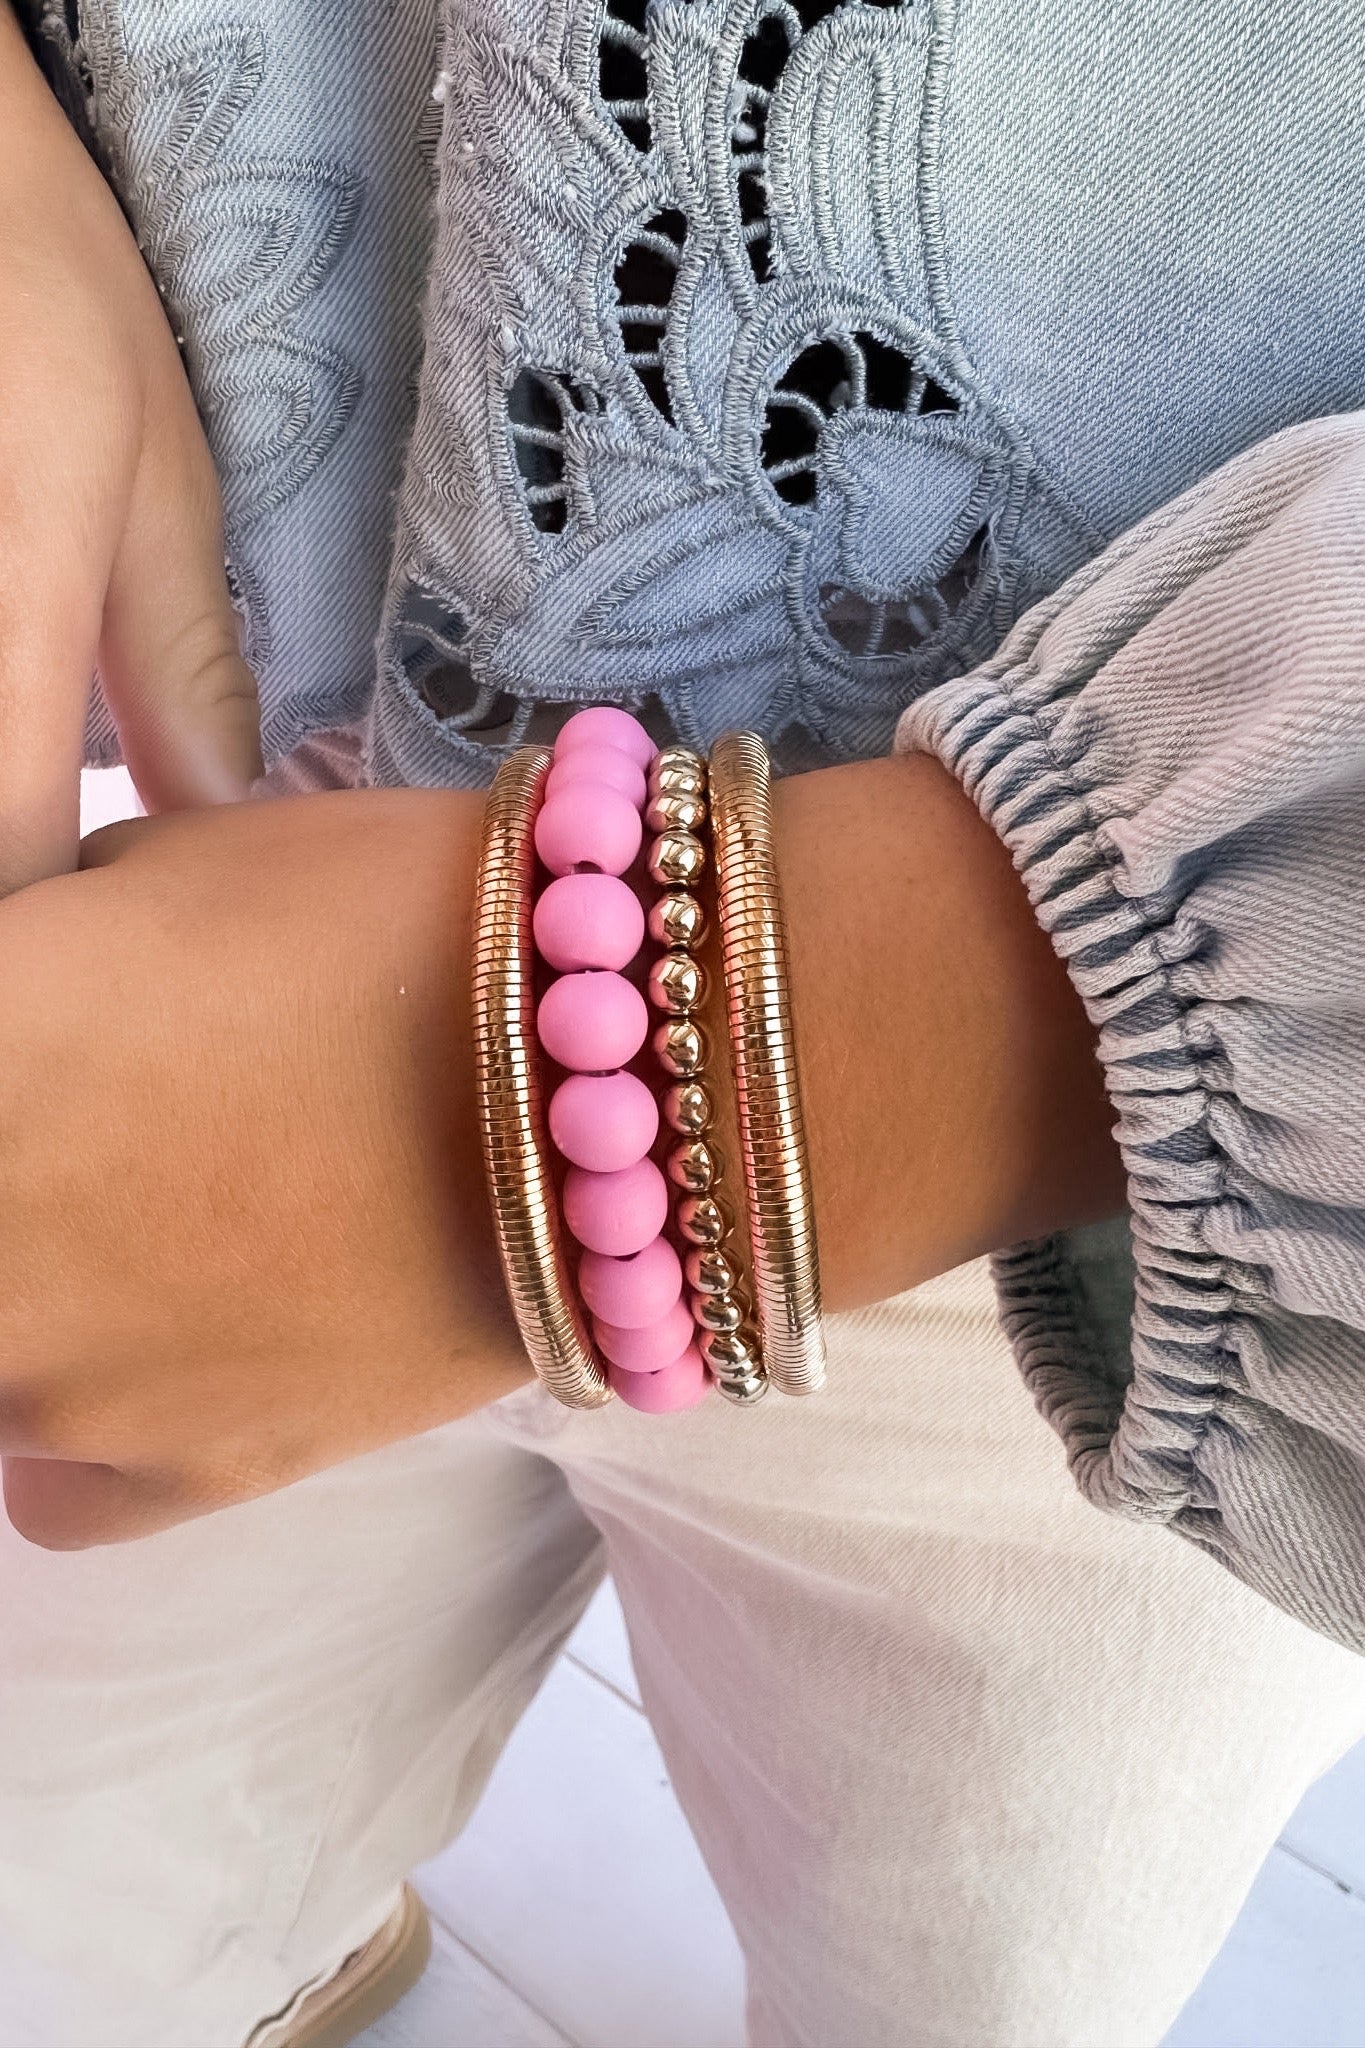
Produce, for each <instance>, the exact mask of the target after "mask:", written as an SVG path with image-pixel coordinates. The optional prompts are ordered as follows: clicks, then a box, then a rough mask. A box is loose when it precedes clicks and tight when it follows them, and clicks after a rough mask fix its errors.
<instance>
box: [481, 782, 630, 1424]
mask: <svg viewBox="0 0 1365 2048" xmlns="http://www.w3.org/2000/svg"><path fill="white" fill-rule="evenodd" d="M550 758H551V757H550V754H549V751H548V749H546V748H544V747H522V748H519V749H518V751H517V752H516V753H515V754H510V755H509V756H508V758H507V759H506V760H505V761H504V762H503V764H502V766H501V768H500V769H499V770H498V773H497V776H496V778H495V779H494V782H493V787H492V789H491V790H490V791H489V794H488V806H487V809H486V811H485V813H484V828H483V848H482V852H481V855H480V859H479V879H478V886H477V889H476V892H475V898H474V1080H475V1088H476V1091H477V1096H478V1104H479V1127H480V1130H481V1133H482V1136H483V1156H484V1165H485V1167H486V1168H487V1172H488V1189H489V1196H490V1199H491V1201H492V1206H493V1225H494V1229H495V1231H496V1233H497V1239H498V1250H499V1252H500V1253H501V1255H502V1269H503V1273H504V1275H505V1277H506V1281H507V1292H508V1295H509V1296H510V1298H511V1303H512V1313H513V1315H514V1316H515V1317H516V1322H517V1328H518V1330H520V1332H521V1340H522V1342H523V1344H524V1345H525V1346H526V1349H527V1352H528V1353H529V1355H530V1359H531V1363H532V1365H533V1366H534V1367H535V1369H536V1372H537V1374H538V1375H539V1377H540V1378H541V1379H542V1380H543V1381H544V1383H545V1385H546V1386H547V1387H548V1388H549V1390H550V1392H551V1393H552V1394H553V1395H554V1396H555V1398H556V1400H559V1401H563V1402H564V1403H565V1404H566V1405H567V1406H568V1407H570V1408H597V1407H600V1406H601V1405H602V1403H603V1402H604V1401H609V1400H610V1399H611V1398H612V1395H611V1389H610V1387H609V1386H608V1385H607V1376H606V1373H605V1371H604V1370H603V1368H602V1365H601V1362H600V1360H599V1359H598V1358H597V1356H596V1354H595V1352H594V1350H593V1347H592V1341H591V1339H590V1338H589V1335H588V1331H587V1326H586V1324H585V1323H584V1320H583V1315H582V1312H581V1310H580V1309H579V1306H578V1299H577V1295H576V1293H575V1291H574V1288H573V1285H572V1282H571V1280H570V1277H569V1272H568V1267H567V1264H566V1261H565V1257H564V1239H563V1231H562V1226H561V1224H560V1218H559V1204H558V1201H557V1200H556V1197H555V1190H554V1187H553V1186H552V1184H551V1182H550V1180H549V1177H548V1175H547V1174H546V1171H545V1160H546V1157H547V1141H546V1131H545V1113H544V1105H543V1103H542V1100H541V1088H540V1067H539V1052H538V1049H537V1046H536V1040H535V1009H534V992H533V988H532V980H531V968H532V959H533V951H532V940H531V883H532V878H533V875H534V872H535V846H534V842H533V839H532V828H533V824H534V820H535V814H536V811H537V810H538V808H539V805H540V796H541V789H542V786H543V784H544V780H545V775H546V772H547V770H548V769H549V766H550Z"/></svg>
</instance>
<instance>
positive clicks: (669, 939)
mask: <svg viewBox="0 0 1365 2048" xmlns="http://www.w3.org/2000/svg"><path fill="white" fill-rule="evenodd" d="M705 930H706V913H705V911H704V910H703V909H702V907H701V905H700V903H698V901H697V899H696V897H695V896H689V895H688V893H687V891H686V889H670V890H669V891H668V893H667V895H665V896H658V897H656V898H655V900H654V902H653V903H652V904H651V905H650V910H649V936H650V937H651V939H653V941H654V943H655V945H656V946H697V945H700V943H701V939H702V934H703V933H704V932H705Z"/></svg>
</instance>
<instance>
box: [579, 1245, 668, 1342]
mask: <svg viewBox="0 0 1365 2048" xmlns="http://www.w3.org/2000/svg"><path fill="white" fill-rule="evenodd" d="M682 1282H683V1276H682V1261H681V1259H680V1258H679V1257H678V1254H677V1253H676V1252H675V1251H674V1249H673V1247H672V1245H671V1244H670V1243H669V1241H668V1239H667V1238H666V1237H656V1238H655V1240H654V1242H653V1244H647V1245H646V1246H645V1248H644V1250H643V1251H642V1252H636V1253H635V1255H634V1257H633V1258H629V1259H605V1258H603V1256H602V1254H601V1253H600V1252H584V1254H583V1256H582V1258H581V1259H580V1260H579V1262H578V1291H579V1293H580V1294H581V1295H582V1297H583V1299H584V1301H585V1302H586V1303H587V1305H588V1307H589V1308H590V1309H591V1311H592V1313H593V1314H594V1315H595V1316H601V1318H602V1320H603V1321H604V1322H607V1323H614V1324H615V1325H616V1327H617V1328H618V1329H623V1330H639V1329H642V1328H643V1327H644V1325H645V1324H646V1323H657V1322H658V1320H659V1318H660V1316H664V1315H667V1313H668V1311H669V1310H670V1309H671V1308H672V1306H673V1304H674V1302H676V1301H680V1300H681V1299H682Z"/></svg>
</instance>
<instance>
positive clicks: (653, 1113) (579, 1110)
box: [550, 1073, 659, 1173]
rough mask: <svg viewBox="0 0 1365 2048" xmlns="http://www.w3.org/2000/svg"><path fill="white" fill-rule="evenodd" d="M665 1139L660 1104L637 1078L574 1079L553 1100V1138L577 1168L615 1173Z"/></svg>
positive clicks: (582, 1076)
mask: <svg viewBox="0 0 1365 2048" xmlns="http://www.w3.org/2000/svg"><path fill="white" fill-rule="evenodd" d="M658 1135H659V1105H658V1103H657V1102H656V1101H655V1100H654V1097H653V1095H652V1093H651V1092H650V1090H649V1089H648V1088H647V1087H646V1086H645V1084H644V1082H643V1081H641V1080H638V1079H637V1078H636V1076H635V1075H634V1074H622V1073H617V1074H570V1076H569V1078H568V1080H567V1081H561V1082H560V1084H559V1086H558V1087H557V1088H556V1089H555V1092H554V1094H553V1095H552V1096H551V1097H550V1136H551V1138H552V1139H553V1140H554V1143H555V1147H556V1149H557V1150H558V1151H559V1152H561V1153H562V1154H563V1156H564V1157H565V1158H566V1159H567V1160H568V1161H569V1162H570V1164H571V1165H573V1166H586V1167H589V1168H590V1169H591V1171H592V1172H593V1173H615V1172H616V1171H617V1170H618V1169H619V1168H620V1167H623V1166H634V1164H635V1162H636V1160H637V1159H643V1158H644V1156H645V1154H646V1153H647V1152H648V1151H649V1148H650V1146H651V1145H652V1144H653V1143H654V1140H655V1139H656V1138H657V1137H658Z"/></svg>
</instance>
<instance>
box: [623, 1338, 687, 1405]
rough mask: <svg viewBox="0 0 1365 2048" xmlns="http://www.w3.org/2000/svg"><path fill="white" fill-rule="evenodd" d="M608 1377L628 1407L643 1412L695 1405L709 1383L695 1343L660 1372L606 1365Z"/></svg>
mask: <svg viewBox="0 0 1365 2048" xmlns="http://www.w3.org/2000/svg"><path fill="white" fill-rule="evenodd" d="M607 1378H608V1380H609V1381H610V1383H611V1386H612V1389H613V1391H614V1392H615V1393H617V1394H619V1395H620V1397H621V1399H622V1400H623V1401H624V1402H625V1404H626V1406H627V1408H638V1409H640V1410H641V1412H642V1413H643V1414H645V1415H676V1414H677V1413H679V1411H680V1410H682V1409H684V1408H695V1407H696V1405H697V1403H698V1401H700V1400H702V1399H703V1398H704V1397H705V1395H706V1392H707V1389H708V1387H709V1385H710V1382H709V1380H708V1379H707V1376H706V1367H705V1366H704V1365H703V1364H702V1357H701V1353H700V1351H698V1349H697V1347H696V1345H695V1344H693V1345H692V1346H691V1347H690V1348H689V1349H688V1350H686V1351H684V1353H683V1355H682V1357H681V1358H676V1359H674V1361H673V1363H672V1365H666V1366H665V1367H664V1369H663V1371H662V1372H623V1371H622V1369H621V1367H620V1366H618V1365H609V1366H608V1367H607Z"/></svg>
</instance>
